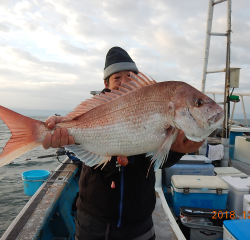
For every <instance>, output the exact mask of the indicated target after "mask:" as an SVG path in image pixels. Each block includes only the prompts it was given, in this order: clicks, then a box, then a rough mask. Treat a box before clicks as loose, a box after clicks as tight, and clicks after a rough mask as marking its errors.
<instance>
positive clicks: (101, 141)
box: [0, 73, 223, 169]
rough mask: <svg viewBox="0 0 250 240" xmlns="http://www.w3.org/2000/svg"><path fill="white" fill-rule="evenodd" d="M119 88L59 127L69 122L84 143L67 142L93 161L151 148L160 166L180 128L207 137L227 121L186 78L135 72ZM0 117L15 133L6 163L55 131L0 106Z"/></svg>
mask: <svg viewBox="0 0 250 240" xmlns="http://www.w3.org/2000/svg"><path fill="white" fill-rule="evenodd" d="M130 80H131V81H130V82H129V83H126V84H124V83H123V84H122V85H121V86H120V88H119V90H112V91H111V92H108V93H105V94H100V95H96V96H94V97H93V98H92V99H90V100H86V101H84V102H82V103H81V104H80V105H79V106H77V107H76V108H75V109H74V111H73V112H71V113H69V114H68V115H67V116H66V117H65V118H64V122H62V123H58V124H56V128H61V127H66V128H68V131H69V134H71V135H72V136H73V137H74V139H75V142H76V143H78V144H79V145H67V146H66V148H67V149H68V150H70V151H73V152H74V153H75V154H76V156H77V157H78V158H80V159H81V160H82V161H83V162H85V164H86V165H88V166H95V165H100V164H103V163H104V164H105V163H107V161H109V160H110V158H111V156H131V155H137V154H142V153H146V154H147V155H151V156H152V160H153V161H154V163H155V169H157V168H159V167H160V165H161V164H162V163H163V162H164V159H165V157H166V155H167V154H168V152H169V150H170V147H171V145H172V143H173V142H174V141H175V138H176V135H177V133H178V130H179V129H182V130H183V131H184V133H185V135H186V137H187V138H188V139H190V140H193V141H197V142H199V141H202V140H203V139H205V138H206V137H207V136H208V135H209V134H210V133H211V132H213V131H214V130H215V129H216V128H217V127H218V126H220V125H221V123H222V121H223V110H222V108H221V107H220V106H219V105H217V104H216V103H215V102H214V101H213V100H212V99H210V98H209V97H207V96H206V95H204V94H203V93H201V92H200V91H198V90H197V89H195V88H193V87H192V86H190V85H188V84H187V83H184V82H177V81H167V82H159V83H156V82H155V81H151V80H149V79H148V78H146V77H145V76H144V75H143V74H142V73H139V74H138V75H135V74H133V73H131V77H130ZM0 118H1V119H2V120H3V121H4V122H5V123H6V125H7V126H8V127H9V129H10V131H11V133H12V137H11V138H10V140H9V141H8V143H7V144H6V146H5V147H4V149H3V152H2V154H1V155H0V166H3V165H5V164H7V163H9V162H10V161H12V160H13V159H15V158H17V157H18V156H20V155H22V154H23V153H25V152H27V151H29V150H31V149H32V148H34V147H36V146H38V145H41V143H42V141H43V140H44V138H45V136H46V134H48V133H49V132H50V133H53V130H52V131H51V130H48V129H47V128H46V127H45V125H44V123H43V122H41V121H37V120H34V119H31V118H28V117H25V116H23V115H20V114H18V113H15V112H13V111H11V110H9V109H7V108H4V107H2V106H0Z"/></svg>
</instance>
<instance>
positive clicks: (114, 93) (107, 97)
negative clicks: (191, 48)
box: [63, 72, 156, 122]
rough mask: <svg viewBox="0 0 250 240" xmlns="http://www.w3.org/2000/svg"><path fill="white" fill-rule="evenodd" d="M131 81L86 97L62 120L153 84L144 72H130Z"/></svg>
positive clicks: (69, 119)
mask: <svg viewBox="0 0 250 240" xmlns="http://www.w3.org/2000/svg"><path fill="white" fill-rule="evenodd" d="M128 78H129V79H130V80H131V81H130V82H126V83H122V84H121V85H120V86H119V89H118V90H111V92H105V93H100V95H95V96H94V97H92V98H91V99H87V100H85V101H84V102H82V103H80V104H79V105H78V106H77V107H76V108H75V109H74V110H73V111H72V112H70V113H68V114H67V115H66V116H65V117H64V118H63V121H64V122H65V121H71V120H73V119H76V118H77V117H79V116H81V115H82V114H84V113H86V112H88V111H90V110H91V109H93V108H95V107H97V106H100V105H102V104H105V103H107V102H109V101H112V100H114V99H116V98H118V97H120V96H122V95H124V94H127V93H129V92H132V91H134V90H136V89H139V88H142V87H144V86H147V85H152V84H155V83H156V81H155V80H150V79H148V78H147V77H146V76H145V75H144V74H142V73H141V72H139V73H138V75H136V74H134V73H133V72H130V77H128Z"/></svg>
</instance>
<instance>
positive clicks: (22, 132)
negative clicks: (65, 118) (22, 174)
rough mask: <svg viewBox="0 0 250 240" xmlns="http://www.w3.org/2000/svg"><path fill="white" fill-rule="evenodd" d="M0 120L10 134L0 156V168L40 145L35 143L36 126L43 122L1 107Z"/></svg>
mask: <svg viewBox="0 0 250 240" xmlns="http://www.w3.org/2000/svg"><path fill="white" fill-rule="evenodd" d="M0 119H2V120H3V121H4V123H5V124H6V125H7V126H8V128H9V130H10V131H11V134H12V136H11V138H10V139H9V141H8V142H7V144H6V145H5V147H4V149H3V151H2V153H1V155H0V167H1V166H3V165H5V164H7V163H9V162H11V161H12V160H14V159H15V158H17V157H19V156H21V155H22V154H23V153H25V152H27V151H29V150H31V149H32V148H34V147H36V146H38V145H40V144H41V143H39V142H37V125H38V124H43V122H41V121H38V120H35V119H32V118H29V117H25V116H23V115H21V114H19V113H16V112H14V111H11V110H10V109H7V108H5V107H3V106H0Z"/></svg>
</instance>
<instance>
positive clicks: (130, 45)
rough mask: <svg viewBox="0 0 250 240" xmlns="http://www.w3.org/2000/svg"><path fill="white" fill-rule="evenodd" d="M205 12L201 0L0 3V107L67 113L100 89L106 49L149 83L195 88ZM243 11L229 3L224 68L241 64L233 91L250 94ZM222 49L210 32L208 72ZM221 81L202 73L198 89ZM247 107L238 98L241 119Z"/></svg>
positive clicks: (249, 30)
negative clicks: (124, 54)
mask: <svg viewBox="0 0 250 240" xmlns="http://www.w3.org/2000/svg"><path fill="white" fill-rule="evenodd" d="M207 10H208V0H192V1H184V0H182V1H181V0H176V1H170V0H158V1H153V0H152V1H151V0H145V1H134V0H126V1H125V0H121V1H117V0H114V1H113V0H109V1H97V0H92V1H85V0H81V1H80V0H71V1H69V0H60V1H53V0H30V1H21V0H19V1H17V0H2V1H1V2H0V51H1V55H0V62H1V65H0V104H1V105H3V106H5V107H8V108H10V109H13V110H16V111H18V112H20V113H22V114H35V113H36V114H37V113H39V111H40V112H41V113H42V114H47V115H50V114H53V113H61V114H65V113H67V112H69V111H71V110H73V108H74V107H75V106H76V105H78V104H79V103H80V102H81V101H84V100H85V99H87V98H90V97H91V96H90V91H91V90H101V89H102V88H103V80H102V76H103V67H104V61H105V56H106V53H107V51H108V50H109V49H110V48H111V47H113V46H120V47H122V48H124V49H126V50H127V51H128V52H129V54H130V55H131V57H132V58H133V60H134V61H135V62H136V64H137V66H138V68H139V70H140V71H141V72H143V73H144V74H145V75H147V76H152V77H153V78H154V79H155V80H156V81H168V80H178V81H185V82H187V83H189V84H191V85H193V86H194V87H196V88H198V89H200V88H201V78H202V66H203V58H204V47H205V32H206V21H207ZM249 12H250V2H249V1H248V0H237V1H232V30H233V33H232V47H231V53H232V55H231V66H232V67H240V68H241V73H240V89H236V90H235V92H246V93H249V92H250V81H249V79H250V74H249V70H250V57H249V52H250V44H249V42H250V41H249V39H250V15H249ZM213 31H214V32H225V31H226V2H224V3H221V4H218V5H216V6H215V12H214V21H213ZM225 47H226V38H223V37H212V39H211V52H210V58H209V70H214V69H223V68H225ZM223 84H224V74H218V75H216V74H215V75H209V77H208V81H207V85H206V89H207V90H208V91H222V90H223ZM249 105H250V97H245V106H246V110H247V115H248V118H250V110H249ZM33 110H36V111H33ZM32 111H33V112H32ZM240 111H241V104H240V103H238V104H237V107H236V112H237V113H239V112H240ZM241 117H243V115H241Z"/></svg>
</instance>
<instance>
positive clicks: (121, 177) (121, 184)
mask: <svg viewBox="0 0 250 240" xmlns="http://www.w3.org/2000/svg"><path fill="white" fill-rule="evenodd" d="M120 180H121V182H120V204H119V218H118V222H117V227H121V224H122V210H123V194H124V166H121V176H120Z"/></svg>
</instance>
